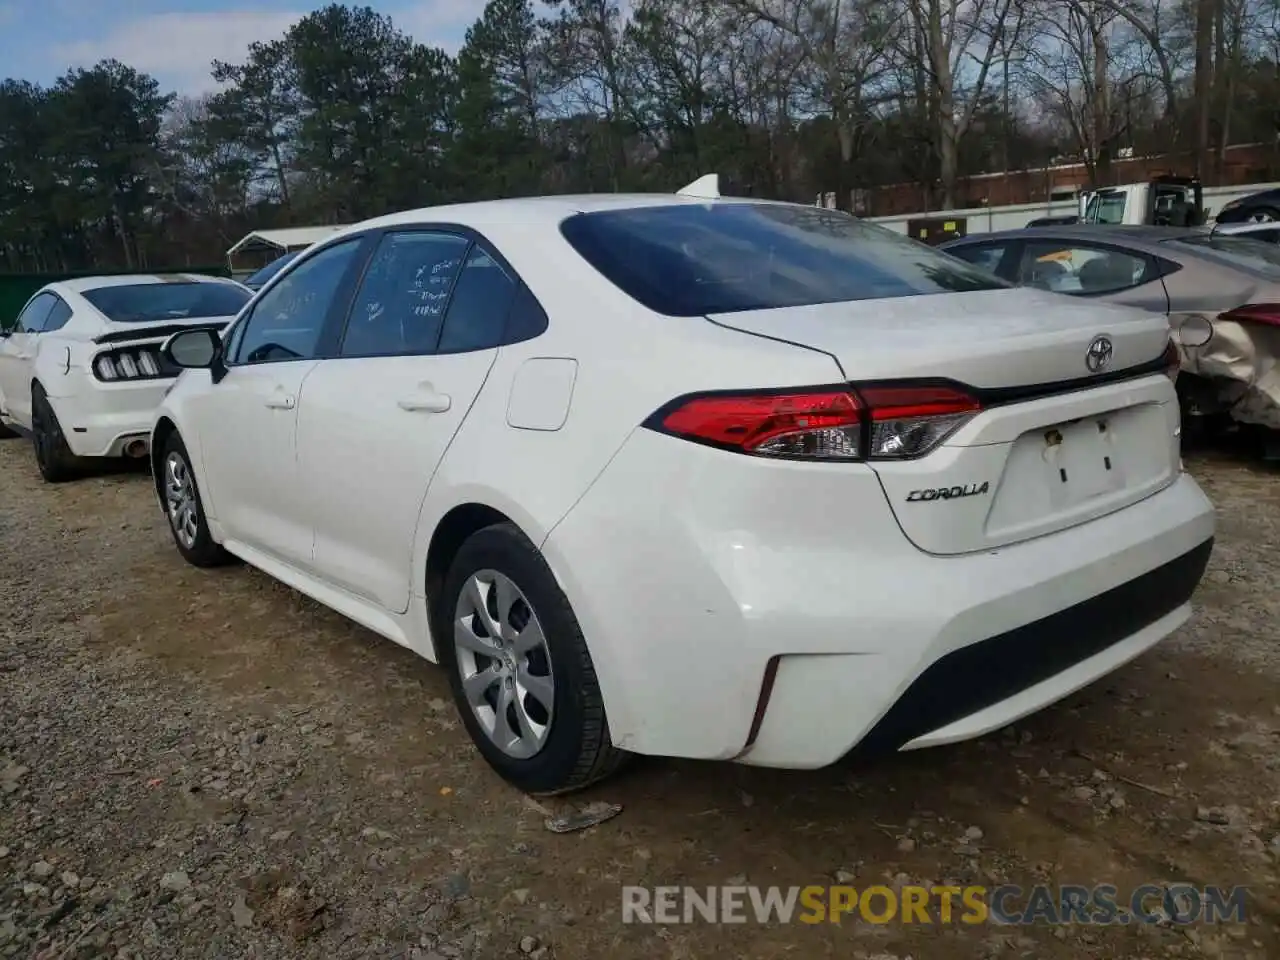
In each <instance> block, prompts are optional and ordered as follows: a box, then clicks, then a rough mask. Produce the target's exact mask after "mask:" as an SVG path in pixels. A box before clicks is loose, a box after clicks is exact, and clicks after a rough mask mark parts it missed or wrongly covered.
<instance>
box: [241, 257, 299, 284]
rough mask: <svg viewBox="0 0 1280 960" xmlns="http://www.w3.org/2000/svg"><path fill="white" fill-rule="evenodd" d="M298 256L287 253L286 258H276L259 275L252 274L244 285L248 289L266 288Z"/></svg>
mask: <svg viewBox="0 0 1280 960" xmlns="http://www.w3.org/2000/svg"><path fill="white" fill-rule="evenodd" d="M297 255H298V254H297V253H286V254H284V256H280V257H276V258H275V259H274V260H272V261H271V262H270V263H268V264H267V265H266V266H265V267H263V268H262V269H261V270H259V271H258V272H257V273H254V274H251V275H250V276H249V277H248V278H247V279H246V280H245V281H244V285H245V286H246V287H253V288H254V289H255V290H256V289H257V288H258V287H261V286H265V285H266V282H267V281H268V280H270V279H271V278H272V277H274V276H275V275H276V274H277V273H279V272H280V271H281V270H283V269H284V268H285V266H287V265H288V264H289V262H290V261H291V260H293V259H294V258H295V257H296V256H297Z"/></svg>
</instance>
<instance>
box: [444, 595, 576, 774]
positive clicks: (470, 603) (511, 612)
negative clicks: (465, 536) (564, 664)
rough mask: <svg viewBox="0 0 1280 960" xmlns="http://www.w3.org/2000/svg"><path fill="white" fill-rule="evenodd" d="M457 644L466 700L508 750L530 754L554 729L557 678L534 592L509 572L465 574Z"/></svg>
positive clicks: (515, 755)
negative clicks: (532, 599) (531, 600)
mask: <svg viewBox="0 0 1280 960" xmlns="http://www.w3.org/2000/svg"><path fill="white" fill-rule="evenodd" d="M453 644H454V655H455V658H456V661H457V666H458V673H459V676H460V678H461V680H462V689H463V692H464V694H465V697H466V701H467V704H468V706H469V707H470V708H471V711H472V713H473V714H474V715H475V718H476V720H477V721H478V722H479V724H480V727H481V729H483V730H484V732H485V733H486V734H487V735H488V737H489V739H490V740H492V741H493V743H494V745H495V746H497V747H498V749H499V750H501V751H502V752H503V753H505V754H506V755H507V756H509V757H513V758H515V759H517V760H527V759H529V758H530V757H532V756H534V755H535V754H537V753H538V751H539V750H541V749H542V747H543V746H544V745H545V743H546V741H547V735H548V734H549V733H550V732H551V722H552V714H553V709H554V700H555V678H554V676H553V674H552V669H551V656H550V652H549V650H548V649H547V639H546V635H545V634H544V633H543V630H542V624H541V623H540V622H539V620H538V616H537V614H536V613H535V612H534V609H533V607H532V605H531V604H530V603H529V600H528V598H527V597H526V596H525V595H524V593H523V592H522V591H521V590H520V588H519V587H518V586H516V584H515V582H514V581H512V580H511V578H510V577H508V576H506V575H505V574H502V573H499V572H498V571H496V570H480V571H477V572H476V573H474V574H472V575H471V576H470V577H468V578H467V582H466V585H465V586H464V587H463V589H462V592H461V594H460V595H459V596H458V602H457V604H456V606H455V609H454V616H453Z"/></svg>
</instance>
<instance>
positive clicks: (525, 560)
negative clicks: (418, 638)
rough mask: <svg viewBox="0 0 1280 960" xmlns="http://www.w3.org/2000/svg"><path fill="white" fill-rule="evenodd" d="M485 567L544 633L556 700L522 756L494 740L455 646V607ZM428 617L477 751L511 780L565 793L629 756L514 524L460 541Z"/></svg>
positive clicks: (570, 622)
mask: <svg viewBox="0 0 1280 960" xmlns="http://www.w3.org/2000/svg"><path fill="white" fill-rule="evenodd" d="M485 570H488V571H495V572H497V573H499V574H501V575H503V576H505V577H507V578H509V579H510V581H511V582H512V583H513V584H514V585H515V586H516V588H517V589H518V590H519V591H520V592H521V593H522V594H524V598H525V600H526V601H527V606H528V608H530V609H531V611H532V615H533V616H535V617H536V618H537V622H538V624H539V625H540V626H541V627H542V632H543V636H544V637H545V640H546V644H545V656H546V659H548V660H549V663H550V673H551V676H552V677H553V678H554V682H553V688H552V693H551V700H552V704H553V707H552V712H551V716H550V723H549V725H548V729H547V733H546V735H545V740H544V741H543V743H542V745H541V748H540V749H539V750H538V751H537V752H536V753H534V754H533V755H532V756H529V757H527V758H516V757H513V756H511V755H510V754H508V753H507V752H504V751H503V749H502V748H500V747H499V746H498V745H497V744H496V743H495V742H494V740H493V739H491V737H490V735H489V734H488V733H487V732H486V731H485V729H484V727H483V726H482V725H481V723H480V720H479V718H478V717H477V715H476V712H475V711H474V710H473V708H472V707H471V705H470V703H469V702H468V700H467V696H466V693H465V692H464V690H463V678H462V670H461V669H460V665H459V658H458V656H457V654H456V651H455V648H454V619H455V611H456V610H457V607H458V603H459V600H460V598H461V596H462V593H463V591H464V590H465V589H466V588H467V585H468V583H469V581H470V580H471V578H472V576H474V575H475V574H477V573H478V572H480V571H485ZM513 609H514V607H513ZM433 622H434V623H435V624H436V625H437V627H436V630H435V634H436V645H437V651H438V656H439V660H440V663H441V665H442V666H444V667H445V669H446V670H447V671H448V674H449V686H450V688H451V689H452V691H453V698H454V702H455V703H456V705H457V708H458V713H459V714H460V715H461V717H462V722H463V724H464V725H465V726H466V728H467V732H468V733H469V734H471V739H472V740H473V741H474V742H475V745H476V747H477V749H479V751H480V753H481V755H482V756H483V757H484V758H485V760H486V761H487V762H488V763H489V765H490V766H491V767H493V769H494V770H495V771H496V772H497V773H498V775H499V776H501V777H502V778H503V779H504V780H506V781H507V782H508V783H510V784H511V785H512V786H515V787H517V788H518V789H520V790H523V791H524V792H526V793H530V794H535V795H542V796H548V795H553V794H561V793H569V792H571V791H574V790H580V789H582V788H583V787H586V786H588V785H590V784H592V783H595V782H596V781H598V780H602V779H604V778H605V777H607V776H609V775H611V774H613V773H614V772H616V771H617V770H618V768H619V767H620V766H621V765H622V764H623V762H624V761H625V760H626V759H627V757H628V756H629V755H628V754H627V753H625V752H624V751H621V750H618V749H617V748H615V747H614V746H613V743H612V741H611V740H610V738H609V721H608V718H607V717H606V716H605V710H604V698H603V697H602V695H601V693H600V684H599V682H598V681H597V680H596V672H595V666H594V665H593V664H592V661H591V654H590V653H589V652H588V650H587V643H586V640H585V639H584V638H583V636H582V628H581V627H580V626H579V625H578V619H577V617H575V616H574V613H573V608H572V607H571V606H570V605H569V600H568V598H567V597H566V596H565V595H564V592H563V591H562V590H561V589H560V586H559V584H557V583H556V579H555V576H554V575H553V574H552V572H551V569H550V568H549V567H548V566H547V563H546V561H545V560H544V559H543V557H542V555H541V554H540V553H539V552H538V549H537V548H536V547H535V546H534V545H533V544H532V543H531V542H530V541H529V539H528V537H526V536H525V535H524V534H523V533H522V532H521V531H520V529H519V528H518V527H516V526H515V525H514V524H510V523H503V524H496V525H494V526H491V527H485V528H484V529H482V530H479V531H477V532H476V533H474V534H472V535H471V537H469V538H468V539H467V540H466V541H465V542H464V543H463V544H462V546H461V548H459V550H458V553H457V555H456V556H455V557H454V559H453V563H452V565H451V566H450V568H449V573H448V576H447V577H446V578H445V582H444V587H443V589H442V590H441V591H440V595H439V597H438V598H436V602H435V605H434V616H433ZM524 702H525V703H526V704H527V703H528V701H527V700H526V701H524Z"/></svg>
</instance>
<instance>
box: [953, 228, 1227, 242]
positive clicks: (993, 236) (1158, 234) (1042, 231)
mask: <svg viewBox="0 0 1280 960" xmlns="http://www.w3.org/2000/svg"><path fill="white" fill-rule="evenodd" d="M1208 233H1209V228H1208V227H1163V226H1162V227H1156V226H1146V225H1131V224H1118V223H1117V224H1111V223H1068V224H1059V225H1056V226H1048V227H1021V228H1019V229H1017V230H996V231H994V232H993V233H975V234H970V235H969V236H967V237H963V238H961V239H959V240H953V241H951V243H948V244H947V246H953V245H954V246H960V245H961V244H964V243H979V242H982V241H985V240H1026V239H1041V240H1099V241H1102V242H1104V243H1105V242H1106V241H1108V240H1110V241H1111V242H1113V243H1123V244H1127V245H1132V246H1155V245H1156V244H1161V243H1164V242H1165V241H1167V240H1179V239H1182V238H1183V237H1197V236H1205V235H1207V234H1208Z"/></svg>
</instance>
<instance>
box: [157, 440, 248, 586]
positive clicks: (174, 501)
mask: <svg viewBox="0 0 1280 960" xmlns="http://www.w3.org/2000/svg"><path fill="white" fill-rule="evenodd" d="M160 463H161V467H160V470H161V473H160V495H161V498H162V499H163V501H164V513H165V518H166V519H167V520H168V521H169V532H170V533H172V534H173V542H174V544H175V545H176V546H177V548H178V552H179V553H180V554H182V558H183V559H184V560H186V561H187V563H189V564H191V565H192V566H194V567H220V566H222V565H224V564H227V563H230V562H232V560H233V559H234V558H233V557H232V555H231V554H229V553H228V552H227V551H226V550H224V549H223V548H222V545H221V544H220V543H217V542H215V541H214V539H213V535H212V534H210V533H209V524H208V522H207V521H206V520H205V516H204V503H203V501H202V500H201V499H200V487H199V486H198V485H197V484H196V475H195V473H193V472H192V470H191V458H190V457H189V456H188V454H187V448H186V446H185V445H184V444H183V442H182V438H181V437H179V436H178V434H177V433H171V434H169V437H168V439H166V440H165V442H164V450H163V452H162V453H161V460H160Z"/></svg>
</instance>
